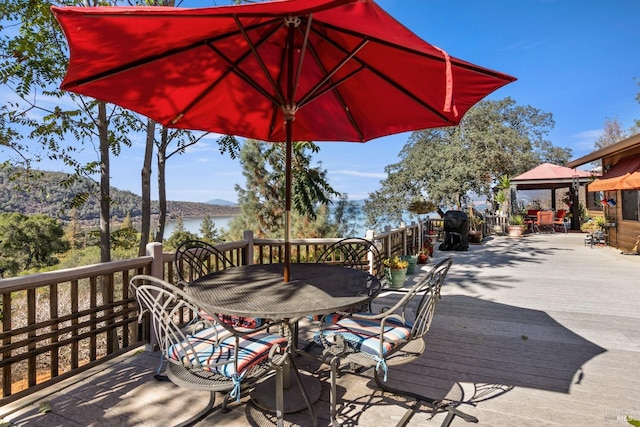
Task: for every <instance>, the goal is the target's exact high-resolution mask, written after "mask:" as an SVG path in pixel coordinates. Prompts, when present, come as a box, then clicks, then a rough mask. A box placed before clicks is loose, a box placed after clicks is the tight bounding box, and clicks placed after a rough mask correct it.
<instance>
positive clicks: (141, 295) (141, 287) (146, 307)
mask: <svg viewBox="0 0 640 427" xmlns="http://www.w3.org/2000/svg"><path fill="white" fill-rule="evenodd" d="M129 288H130V289H131V293H132V294H133V295H134V297H135V299H136V301H137V302H138V305H139V307H140V314H139V315H138V318H139V320H141V319H142V318H143V317H144V316H146V315H150V317H151V319H150V320H151V328H152V331H153V333H154V334H155V338H156V340H157V342H158V345H159V347H160V352H161V354H162V355H164V356H165V359H166V360H168V361H170V362H172V363H178V364H179V362H178V361H176V360H174V359H172V358H171V357H169V356H170V355H169V354H168V353H169V351H170V349H172V351H177V350H179V351H180V354H185V355H195V354H197V351H196V349H195V348H193V346H192V345H191V341H190V340H188V339H187V336H186V333H187V332H186V329H185V321H184V317H183V316H184V314H185V312H186V313H190V316H189V317H191V318H193V317H195V316H197V313H198V308H197V307H196V306H195V305H194V304H193V303H192V302H191V301H190V297H189V296H188V295H187V294H186V293H185V292H183V291H182V290H180V289H179V288H178V287H176V286H174V285H172V284H170V283H167V282H165V281H163V280H161V279H158V278H156V277H152V276H147V275H137V276H134V277H132V278H131V280H130V281H129ZM211 344H212V345H214V346H215V345H217V339H213V340H212V341H211ZM188 359H189V360H190V364H191V365H194V364H195V365H196V366H197V367H199V368H201V367H202V366H201V365H200V362H199V361H198V358H197V357H190V358H188Z"/></svg>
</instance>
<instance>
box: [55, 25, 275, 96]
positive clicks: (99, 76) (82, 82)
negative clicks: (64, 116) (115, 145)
mask: <svg viewBox="0 0 640 427" xmlns="http://www.w3.org/2000/svg"><path fill="white" fill-rule="evenodd" d="M274 21H275V20H271V21H266V22H261V23H259V24H256V25H254V26H251V27H250V28H249V30H250V31H252V30H255V29H256V28H260V27H263V26H266V25H270V24H271V23H273V22H274ZM277 28H278V27H276V28H275V29H276V30H277ZM273 32H275V30H274V31H273ZM273 32H272V33H273ZM233 35H234V33H225V34H221V35H220V36H217V37H211V38H207V39H204V40H198V41H196V42H193V43H191V44H189V45H186V46H181V47H177V48H174V49H169V50H166V51H164V52H159V53H157V54H155V55H149V56H146V57H144V58H140V59H138V60H135V61H131V62H128V63H126V64H122V65H119V66H117V67H113V68H111V69H108V70H105V71H102V72H100V73H96V74H94V75H92V76H89V77H85V78H82V79H77V80H73V81H69V82H66V83H63V84H62V85H61V88H62V89H65V90H68V88H71V87H79V86H82V85H85V84H88V83H93V82H96V81H99V80H102V79H104V78H107V77H111V76H114V75H116V74H119V73H122V72H125V71H130V70H132V69H134V68H137V67H141V66H143V65H147V64H150V63H152V62H155V61H159V60H161V59H164V58H166V57H169V56H173V55H177V54H179V53H183V52H186V51H189V50H191V49H195V48H197V47H201V46H211V44H212V43H215V42H216V41H218V40H223V39H225V38H228V37H231V36H233Z"/></svg>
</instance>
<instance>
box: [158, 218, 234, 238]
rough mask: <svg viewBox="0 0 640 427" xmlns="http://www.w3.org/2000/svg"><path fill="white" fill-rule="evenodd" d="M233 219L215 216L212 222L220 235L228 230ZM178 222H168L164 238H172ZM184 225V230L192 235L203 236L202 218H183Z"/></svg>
mask: <svg viewBox="0 0 640 427" xmlns="http://www.w3.org/2000/svg"><path fill="white" fill-rule="evenodd" d="M232 219H233V217H232V216H214V217H211V221H213V223H214V224H215V226H216V230H218V233H220V232H222V230H226V227H227V225H228V224H229V221H231V220H232ZM176 224H177V222H176V221H168V222H167V225H166V226H165V229H164V237H165V238H169V236H171V233H173V230H174V229H175V228H176ZM182 224H183V225H184V229H185V230H186V231H189V232H191V233H195V234H198V235H199V234H201V233H200V226H201V225H202V218H182Z"/></svg>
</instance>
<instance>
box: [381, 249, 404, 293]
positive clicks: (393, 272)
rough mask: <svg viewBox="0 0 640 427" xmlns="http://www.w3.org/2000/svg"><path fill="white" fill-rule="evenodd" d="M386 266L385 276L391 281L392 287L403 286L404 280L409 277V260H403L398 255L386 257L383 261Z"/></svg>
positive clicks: (390, 285)
mask: <svg viewBox="0 0 640 427" xmlns="http://www.w3.org/2000/svg"><path fill="white" fill-rule="evenodd" d="M382 265H383V266H384V272H385V276H386V278H387V281H388V282H389V287H390V288H396V289H398V288H402V287H403V286H404V281H405V279H406V278H407V269H408V268H409V261H406V260H403V259H401V258H400V257H398V256H394V257H391V258H386V259H385V260H384V261H382Z"/></svg>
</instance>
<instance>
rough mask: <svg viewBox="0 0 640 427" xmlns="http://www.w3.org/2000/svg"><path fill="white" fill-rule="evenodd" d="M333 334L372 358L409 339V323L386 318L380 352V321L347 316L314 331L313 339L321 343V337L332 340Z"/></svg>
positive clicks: (378, 356) (380, 356) (384, 353)
mask: <svg viewBox="0 0 640 427" xmlns="http://www.w3.org/2000/svg"><path fill="white" fill-rule="evenodd" d="M335 335H341V336H342V338H343V339H344V340H345V341H346V342H347V343H348V344H349V345H351V346H352V347H353V348H354V349H356V350H358V351H362V352H364V353H367V354H370V355H371V356H373V357H374V358H376V359H377V358H382V357H384V356H385V355H386V354H387V353H389V352H390V351H391V350H393V349H394V348H396V347H397V346H398V345H399V344H401V343H403V342H405V341H406V340H407V339H409V336H410V335H411V325H405V324H403V323H402V322H400V321H398V320H395V319H387V322H386V326H385V329H384V343H383V346H382V352H383V354H382V355H381V354H379V353H380V321H379V320H366V319H354V318H352V317H347V318H344V319H342V320H340V321H339V322H337V323H336V324H334V325H331V326H327V327H326V328H324V329H323V330H322V331H319V332H316V333H315V335H314V337H313V340H314V341H315V342H316V343H317V344H320V345H322V341H323V339H327V340H329V341H332V340H333V338H334V336H335Z"/></svg>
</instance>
